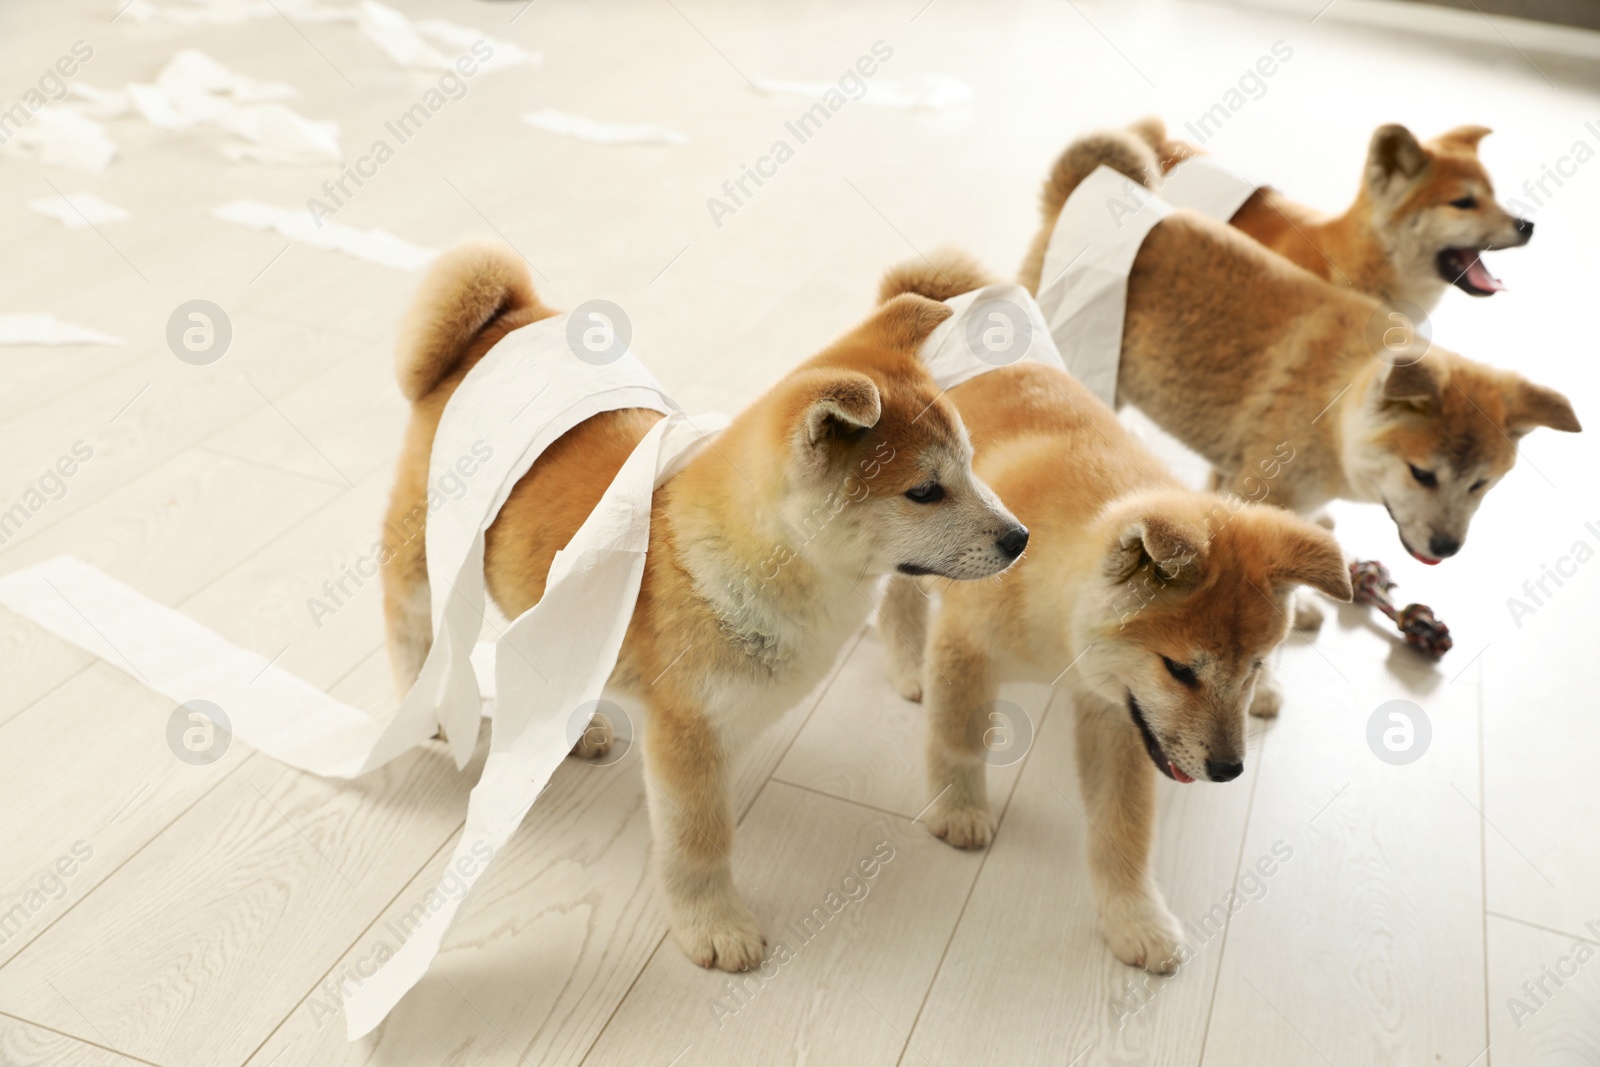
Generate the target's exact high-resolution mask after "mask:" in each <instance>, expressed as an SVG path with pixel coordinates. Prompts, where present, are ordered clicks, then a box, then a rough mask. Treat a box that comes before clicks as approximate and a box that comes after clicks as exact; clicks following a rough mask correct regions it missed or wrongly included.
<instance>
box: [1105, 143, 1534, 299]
mask: <svg viewBox="0 0 1600 1067" xmlns="http://www.w3.org/2000/svg"><path fill="white" fill-rule="evenodd" d="M1129 129H1130V130H1131V131H1132V132H1133V133H1134V134H1135V135H1137V136H1138V137H1139V138H1140V139H1141V140H1143V141H1144V142H1145V143H1146V144H1148V145H1149V146H1150V147H1151V148H1152V149H1153V150H1154V151H1155V153H1156V155H1157V156H1158V157H1159V163H1160V168H1161V172H1162V173H1165V172H1167V171H1168V170H1171V169H1172V167H1174V166H1175V165H1177V164H1178V163H1180V162H1182V161H1183V160H1185V159H1188V158H1189V157H1191V156H1195V155H1199V154H1201V153H1200V150H1199V149H1197V148H1195V147H1194V146H1193V145H1190V144H1186V143H1185V142H1183V141H1177V140H1172V139H1170V138H1168V136H1167V131H1166V126H1165V125H1164V124H1163V123H1162V121H1161V120H1160V119H1158V118H1153V117H1152V118H1145V119H1142V120H1140V121H1139V122H1136V123H1134V124H1133V125H1132V126H1130V127H1129ZM1490 132H1491V131H1490V130H1489V128H1488V127H1487V126H1458V127H1456V128H1455V129H1453V130H1447V131H1446V132H1444V133H1442V134H1440V135H1439V136H1438V137H1435V138H1434V139H1433V140H1431V141H1419V140H1417V138H1416V136H1415V135H1414V134H1413V133H1412V132H1411V131H1410V130H1408V129H1406V128H1405V127H1404V126H1401V125H1399V124H1397V123H1392V122H1391V123H1389V124H1387V125H1384V126H1379V127H1378V128H1377V129H1376V130H1374V131H1373V133H1372V140H1371V142H1370V143H1369V144H1368V147H1367V161H1366V164H1365V165H1364V166H1363V168H1362V171H1361V185H1360V187H1359V189H1358V190H1357V191H1356V199H1355V202H1354V203H1352V204H1351V205H1350V206H1349V208H1347V209H1346V210H1345V212H1344V213H1343V214H1342V215H1326V214H1324V213H1322V212H1320V211H1317V210H1315V209H1314V208H1310V207H1307V206H1305V205H1303V204H1297V203H1295V202H1294V201H1293V200H1290V199H1288V198H1287V197H1285V196H1283V195H1282V194H1281V193H1279V192H1277V191H1276V190H1275V189H1272V188H1270V187H1263V188H1261V189H1257V190H1256V191H1255V193H1254V194H1252V195H1251V197H1250V199H1248V200H1246V201H1245V202H1244V205H1243V206H1242V207H1240V208H1239V210H1238V211H1237V212H1236V213H1235V214H1234V216H1233V220H1232V223H1233V225H1234V226H1236V227H1238V228H1239V229H1241V230H1243V231H1244V232H1245V233H1247V234H1249V235H1250V236H1251V237H1254V238H1255V239H1256V240H1258V241H1260V242H1261V243H1262V244H1264V245H1266V246H1267V247H1268V248H1270V249H1272V250H1273V251H1274V252H1277V253H1278V254H1279V255H1281V256H1285V257H1287V258H1288V259H1290V260H1291V261H1293V262H1294V263H1296V264H1298V265H1299V266H1301V267H1304V268H1305V269H1306V270H1308V271H1310V272H1311V273H1313V274H1315V275H1317V276H1318V277H1319V278H1324V279H1327V280H1329V281H1332V282H1335V283H1337V284H1340V285H1348V286H1352V287H1354V288H1356V289H1358V290H1360V291H1361V292H1363V293H1367V294H1368V295H1370V296H1375V297H1377V298H1378V299H1379V300H1383V301H1387V302H1389V303H1394V302H1397V301H1406V302H1409V303H1412V304H1415V305H1416V306H1418V307H1420V308H1421V309H1422V310H1424V311H1431V310H1432V309H1433V306H1434V305H1435V304H1437V303H1438V302H1439V298H1440V297H1441V296H1443V295H1444V291H1445V290H1446V289H1447V288H1449V287H1450V286H1452V285H1454V286H1455V287H1456V288H1457V289H1460V290H1461V291H1462V292H1464V293H1467V294H1469V295H1471V296H1492V295H1494V294H1495V293H1497V292H1499V291H1500V290H1501V289H1503V288H1504V286H1502V285H1501V284H1500V282H1499V280H1498V279H1496V278H1495V276H1494V275H1492V274H1490V273H1489V269H1488V268H1487V267H1486V266H1484V264H1483V260H1482V258H1481V257H1480V255H1479V253H1481V252H1487V251H1490V250H1491V249H1496V248H1520V247H1521V246H1523V245H1525V244H1527V243H1528V241H1529V240H1530V239H1531V238H1532V237H1533V223H1532V222H1531V221H1529V220H1528V219H1524V218H1518V217H1517V216H1515V215H1512V214H1511V213H1510V212H1509V211H1507V210H1506V209H1505V208H1503V207H1501V206H1500V205H1499V203H1497V202H1496V201H1495V198H1494V183H1493V182H1492V181H1490V180H1489V172H1488V170H1487V169H1486V168H1485V167H1484V165H1483V162H1482V161H1481V160H1480V159H1479V158H1478V142H1480V141H1482V140H1483V139H1484V138H1485V137H1487V136H1488V135H1489V133H1490Z"/></svg>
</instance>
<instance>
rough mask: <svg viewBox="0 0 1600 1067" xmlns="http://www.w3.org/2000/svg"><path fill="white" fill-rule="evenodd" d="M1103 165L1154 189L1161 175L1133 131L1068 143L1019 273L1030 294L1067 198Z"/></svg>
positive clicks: (1046, 188) (1048, 185)
mask: <svg viewBox="0 0 1600 1067" xmlns="http://www.w3.org/2000/svg"><path fill="white" fill-rule="evenodd" d="M1100 166H1106V167H1110V168H1111V169H1112V170H1115V171H1118V172H1119V173H1122V174H1125V175H1127V176H1128V177H1129V178H1132V179H1133V180H1134V181H1136V182H1138V183H1140V184H1141V185H1143V186H1145V187H1146V188H1154V187H1155V186H1156V184H1157V183H1158V180H1159V178H1160V175H1161V164H1160V161H1159V160H1158V159H1157V158H1156V152H1155V149H1153V148H1151V147H1150V144H1149V142H1147V141H1146V140H1145V139H1144V138H1143V137H1141V136H1140V135H1139V134H1137V133H1134V132H1133V131H1132V130H1101V131H1099V132H1097V133H1089V134H1085V135H1084V136H1082V137H1080V138H1078V139H1077V140H1076V141H1073V142H1072V143H1071V144H1069V145H1068V146H1067V147H1066V150H1065V151H1063V152H1062V153H1061V155H1059V156H1057V157H1056V162H1055V165H1054V166H1052V167H1051V168H1050V174H1049V176H1048V177H1047V178H1045V181H1044V190H1043V192H1042V194H1041V195H1040V198H1039V211H1040V214H1041V215H1042V216H1043V219H1042V222H1043V224H1042V226H1041V227H1040V229H1039V232H1038V234H1037V235H1035V237H1034V239H1033V245H1032V247H1030V248H1029V249H1028V257H1027V258H1026V259H1025V260H1023V262H1022V269H1021V270H1020V271H1019V272H1018V275H1019V280H1020V281H1021V282H1022V284H1023V285H1024V286H1026V287H1027V289H1028V291H1029V292H1031V293H1035V294H1037V292H1038V289H1039V272H1040V271H1041V270H1042V269H1043V267H1044V253H1045V249H1046V248H1048V247H1049V245H1050V233H1051V231H1052V230H1054V229H1055V225H1056V217H1057V216H1058V215H1060V214H1061V208H1062V207H1063V206H1064V205H1065V204H1066V202H1067V197H1069V196H1071V195H1072V191H1073V190H1074V189H1076V188H1077V187H1078V183H1079V182H1081V181H1083V179H1085V178H1087V177H1088V176H1089V175H1090V174H1093V173H1094V170H1095V168H1096V167H1100Z"/></svg>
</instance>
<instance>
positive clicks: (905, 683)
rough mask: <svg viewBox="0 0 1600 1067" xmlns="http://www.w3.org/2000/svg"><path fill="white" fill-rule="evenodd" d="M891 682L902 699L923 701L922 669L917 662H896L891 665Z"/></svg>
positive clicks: (915, 702)
mask: <svg viewBox="0 0 1600 1067" xmlns="http://www.w3.org/2000/svg"><path fill="white" fill-rule="evenodd" d="M889 684H890V685H892V686H894V691H895V692H896V693H899V694H900V698H901V699H902V700H909V701H911V702H912V703H913V704H920V703H922V670H921V668H920V667H918V666H917V665H915V664H906V663H896V664H892V665H891V666H890V667H889Z"/></svg>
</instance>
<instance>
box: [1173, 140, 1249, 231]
mask: <svg viewBox="0 0 1600 1067" xmlns="http://www.w3.org/2000/svg"><path fill="white" fill-rule="evenodd" d="M1258 188H1260V186H1258V185H1257V184H1256V183H1255V182H1252V181H1248V180H1246V179H1244V178H1241V177H1239V175H1237V174H1235V173H1234V172H1233V171H1231V170H1229V169H1228V168H1227V167H1224V166H1223V165H1222V164H1220V163H1218V162H1217V161H1216V160H1214V159H1212V158H1211V157H1210V156H1195V157H1193V158H1192V159H1186V160H1184V161H1183V162H1182V163H1179V164H1178V165H1177V166H1176V167H1173V168H1172V169H1171V170H1170V171H1168V172H1167V177H1166V180H1165V181H1164V182H1162V184H1161V190H1160V192H1161V199H1163V200H1165V201H1166V202H1167V203H1169V204H1171V205H1172V206H1173V207H1186V208H1190V209H1192V210H1194V211H1198V212H1200V214H1202V215H1206V216H1209V217H1211V218H1213V219H1217V220H1218V221H1220V222H1227V221H1228V220H1229V219H1231V218H1233V216H1234V215H1235V214H1236V213H1237V212H1238V210H1239V209H1240V208H1241V207H1244V202H1245V201H1246V200H1249V199H1250V194H1251V193H1253V192H1255V191H1256V190H1257V189H1258Z"/></svg>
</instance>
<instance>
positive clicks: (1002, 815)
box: [894, 693, 1070, 1067]
mask: <svg viewBox="0 0 1600 1067" xmlns="http://www.w3.org/2000/svg"><path fill="white" fill-rule="evenodd" d="M1058 696H1061V698H1062V699H1070V698H1069V697H1065V696H1063V695H1062V694H1055V693H1053V694H1052V696H1051V698H1050V699H1049V700H1048V701H1046V702H1045V706H1044V711H1043V712H1041V713H1040V715H1039V726H1040V728H1041V729H1042V728H1043V726H1044V720H1045V718H1046V717H1047V716H1049V714H1050V709H1051V708H1052V707H1053V706H1054V705H1055V702H1056V699H1057V697H1058ZM1034 736H1035V737H1037V736H1038V731H1037V730H1035V731H1034ZM1032 756H1033V748H1032V746H1031V745H1030V746H1029V748H1028V751H1027V752H1025V753H1023V755H1022V760H1021V764H1022V765H1021V766H1020V767H1018V768H1017V775H1016V777H1015V778H1013V779H1012V780H1011V788H1010V789H1009V790H1007V791H1006V799H1005V803H1003V804H1001V805H1000V811H999V814H998V815H996V817H995V821H994V836H993V837H991V838H990V839H989V844H988V846H987V847H986V848H984V850H983V855H982V856H981V857H980V858H979V860H978V869H977V870H976V871H974V872H973V875H972V884H970V885H969V886H967V895H966V897H965V898H963V899H962V901H961V910H960V911H958V912H956V919H955V922H953V923H951V924H950V933H949V936H947V937H946V938H945V939H944V948H943V949H941V950H940V951H939V962H938V963H937V964H936V965H935V966H934V968H933V973H932V974H930V975H929V976H928V985H927V987H926V988H924V989H923V991H922V999H921V1000H920V1001H919V1002H918V1003H917V1014H916V1015H914V1016H912V1018H911V1025H910V1027H908V1028H907V1029H906V1043H905V1044H904V1045H903V1046H901V1048H900V1055H899V1057H898V1058H896V1059H895V1061H894V1062H895V1067H901V1065H902V1064H904V1063H905V1061H906V1053H908V1052H912V1051H916V1053H917V1055H918V1056H922V1058H923V1059H924V1060H926V1059H927V1057H926V1056H923V1054H922V1052H921V1050H920V1049H916V1048H915V1046H913V1045H912V1044H911V1038H912V1036H913V1035H915V1034H916V1032H917V1026H918V1025H919V1024H920V1023H921V1022H922V1013H923V1011H924V1010H925V1009H926V1008H927V1006H928V997H929V996H930V995H931V994H932V993H933V987H934V986H936V985H938V984H939V975H941V974H942V973H944V961H945V959H946V958H948V957H949V955H950V946H951V945H953V944H954V943H955V940H956V934H957V933H958V932H959V931H960V930H961V920H962V919H964V918H966V915H967V906H968V905H970V904H971V903H972V894H973V893H975V892H977V890H978V880H979V879H981V878H982V877H983V869H984V867H986V866H988V863H989V855H990V851H989V850H990V849H992V848H994V843H995V841H996V840H998V839H999V837H1000V830H1001V829H1002V828H1003V827H1004V826H1005V821H1006V814H1007V813H1008V812H1010V810H1011V801H1012V800H1013V799H1014V798H1015V797H1016V795H1017V787H1018V786H1019V785H1021V784H1022V776H1023V775H1024V774H1025V773H1027V770H1028V760H1029V759H1031V758H1032ZM918 818H921V816H920V815H919V816H918ZM913 824H914V823H913Z"/></svg>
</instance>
